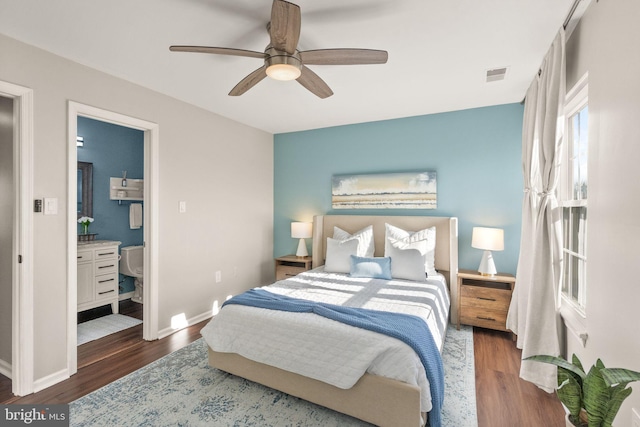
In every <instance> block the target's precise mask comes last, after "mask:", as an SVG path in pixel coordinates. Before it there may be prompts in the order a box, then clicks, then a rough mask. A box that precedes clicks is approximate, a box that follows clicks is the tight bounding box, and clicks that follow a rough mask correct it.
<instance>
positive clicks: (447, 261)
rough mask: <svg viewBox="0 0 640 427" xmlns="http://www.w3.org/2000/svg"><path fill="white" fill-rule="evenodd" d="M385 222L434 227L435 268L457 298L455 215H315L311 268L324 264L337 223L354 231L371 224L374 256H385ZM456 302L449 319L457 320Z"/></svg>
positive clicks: (408, 227)
mask: <svg viewBox="0 0 640 427" xmlns="http://www.w3.org/2000/svg"><path fill="white" fill-rule="evenodd" d="M385 223H389V224H391V225H395V226H396V227H400V228H402V229H404V230H407V231H419V230H423V229H425V228H428V227H433V226H435V227H436V254H435V266H436V270H438V271H439V272H440V273H442V274H443V275H444V276H445V277H446V278H447V282H448V284H449V289H450V293H451V301H457V281H458V218H455V217H435V216H378V215H318V216H315V217H314V218H313V253H312V257H313V267H314V268H315V267H319V266H321V265H324V260H325V255H326V246H327V237H333V227H334V226H338V227H340V228H342V229H343V230H345V231H347V232H349V233H355V232H356V231H358V230H361V229H363V228H364V227H367V226H369V225H372V226H373V238H374V242H375V247H376V249H375V256H384V239H385V226H384V225H385ZM455 311H456V304H454V303H452V304H451V318H452V319H456V318H457V313H456V312H455Z"/></svg>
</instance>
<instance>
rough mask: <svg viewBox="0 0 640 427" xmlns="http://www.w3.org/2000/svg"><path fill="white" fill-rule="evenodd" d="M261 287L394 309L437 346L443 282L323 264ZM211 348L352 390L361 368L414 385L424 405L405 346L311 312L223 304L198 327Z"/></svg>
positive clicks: (427, 402)
mask: <svg viewBox="0 0 640 427" xmlns="http://www.w3.org/2000/svg"><path fill="white" fill-rule="evenodd" d="M263 289H265V290H267V291H269V292H273V293H277V294H282V295H287V296H290V297H294V298H303V299H307V300H312V301H317V302H326V303H330V304H336V305H345V306H350V307H363V308H368V309H373V310H381V311H393V312H401V313H406V314H412V315H416V316H418V317H420V318H422V319H424V320H425V322H426V323H427V324H428V326H429V328H430V329H431V331H432V334H433V336H434V339H435V341H436V344H437V345H438V348H439V349H440V350H441V349H442V345H443V343H444V335H445V332H446V323H447V318H448V314H449V294H448V292H447V288H446V284H445V279H444V277H443V276H441V275H438V276H435V277H430V278H429V280H428V281H427V282H426V283H414V282H409V281H405V280H381V279H362V278H352V277H349V276H348V275H344V274H331V273H325V272H324V271H323V270H322V267H321V268H319V269H315V270H311V271H309V272H305V273H302V274H299V275H298V276H295V277H293V278H291V279H286V280H282V281H279V282H276V283H274V284H273V285H270V286H267V287H264V288H263ZM201 334H202V336H203V337H204V339H205V341H206V342H207V344H208V345H209V346H210V347H211V348H212V349H213V350H215V351H219V352H225V353H237V354H240V355H241V356H244V357H246V358H248V359H251V360H254V361H257V362H260V363H264V364H267V365H271V366H275V367H277V368H280V369H284V370H287V371H290V372H294V373H297V374H300V375H304V376H306V377H309V378H314V379H317V380H320V381H324V382H326V383H328V384H331V385H334V386H336V387H339V388H343V389H348V388H351V387H352V386H353V385H354V384H355V383H356V382H357V381H358V379H359V378H360V377H361V376H362V375H363V374H364V373H365V372H368V373H370V374H374V375H379V376H384V377H388V378H392V379H395V380H399V381H402V382H405V383H409V384H412V385H416V386H418V387H420V390H421V411H423V412H429V411H430V410H431V393H430V391H429V382H428V380H427V377H426V374H425V370H424V367H423V365H422V363H421V361H420V359H419V357H418V355H417V354H416V353H415V351H414V350H413V349H411V347H409V346H408V345H407V344H405V343H404V342H402V341H400V340H398V339H396V338H391V337H388V336H386V335H382V334H379V333H377V332H372V331H368V330H365V329H360V328H357V327H354V326H349V325H345V324H342V323H340V322H337V321H334V320H331V319H327V318H325V317H322V316H318V315H316V314H313V313H291V312H284V311H277V310H268V309H262V308H256V307H247V306H242V305H235V304H234V305H228V306H225V307H224V308H223V309H222V310H220V312H219V313H218V314H217V315H216V316H215V317H214V318H213V319H212V320H211V322H209V323H208V324H207V325H206V326H205V327H204V328H203V329H202V331H201Z"/></svg>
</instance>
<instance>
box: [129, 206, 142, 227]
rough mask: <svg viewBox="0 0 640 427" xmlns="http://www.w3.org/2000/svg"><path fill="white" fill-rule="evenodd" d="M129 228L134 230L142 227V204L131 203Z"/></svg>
mask: <svg viewBox="0 0 640 427" xmlns="http://www.w3.org/2000/svg"><path fill="white" fill-rule="evenodd" d="M129 227H130V228H131V229H132V230H136V229H138V228H140V227H142V203H131V205H130V206H129Z"/></svg>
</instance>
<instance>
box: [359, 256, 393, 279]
mask: <svg viewBox="0 0 640 427" xmlns="http://www.w3.org/2000/svg"><path fill="white" fill-rule="evenodd" d="M350 275H351V277H368V278H371V279H386V280H391V258H389V257H376V258H365V257H360V256H357V255H351V271H350Z"/></svg>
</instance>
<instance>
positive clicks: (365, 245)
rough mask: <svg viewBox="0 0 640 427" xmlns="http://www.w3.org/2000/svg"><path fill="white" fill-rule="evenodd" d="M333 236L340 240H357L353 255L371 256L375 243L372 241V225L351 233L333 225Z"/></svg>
mask: <svg viewBox="0 0 640 427" xmlns="http://www.w3.org/2000/svg"><path fill="white" fill-rule="evenodd" d="M333 238H334V239H336V240H341V241H345V240H352V239H355V240H357V241H358V253H356V254H355V255H357V256H359V257H363V258H371V257H373V252H374V251H375V245H374V242H373V226H371V225H369V226H367V227H365V228H363V229H362V230H360V231H356V232H355V233H353V234H349V233H348V232H346V231H344V230H343V229H341V228H340V227H333Z"/></svg>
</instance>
